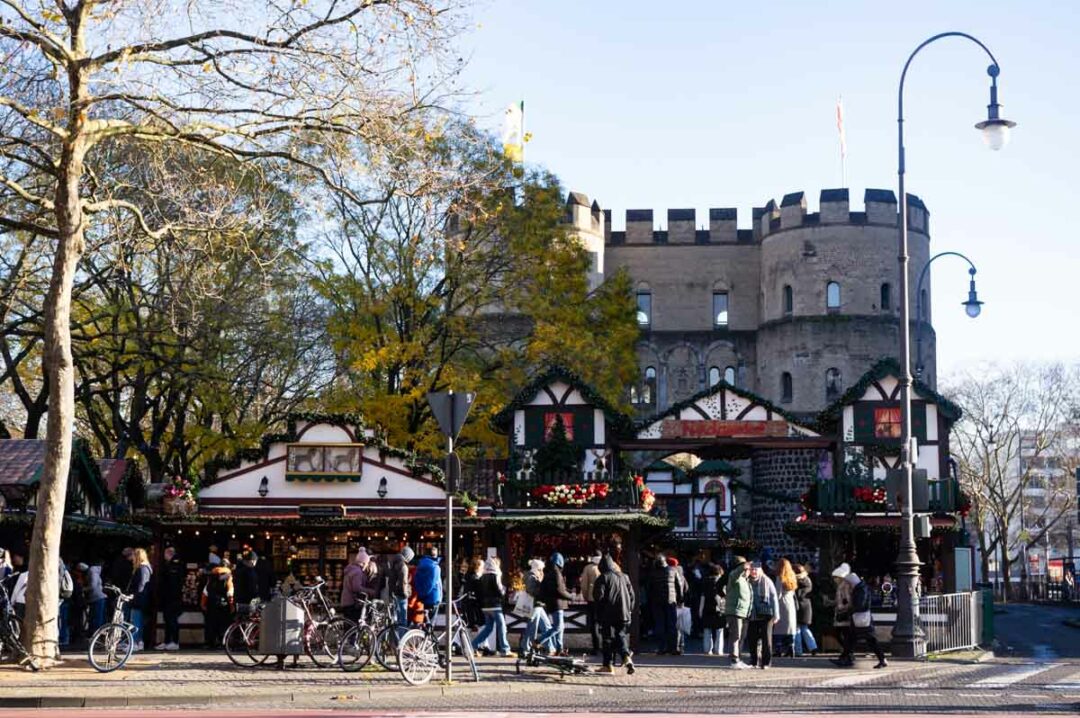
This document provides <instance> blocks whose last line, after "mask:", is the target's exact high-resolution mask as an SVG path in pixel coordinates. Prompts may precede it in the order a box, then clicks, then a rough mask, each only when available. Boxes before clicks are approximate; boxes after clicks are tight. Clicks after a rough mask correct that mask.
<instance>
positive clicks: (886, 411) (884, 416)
mask: <svg viewBox="0 0 1080 718" xmlns="http://www.w3.org/2000/svg"><path fill="white" fill-rule="evenodd" d="M901 428H902V423H901V415H900V409H899V407H881V408H876V407H875V409H874V438H876V439H899V438H900V434H901Z"/></svg>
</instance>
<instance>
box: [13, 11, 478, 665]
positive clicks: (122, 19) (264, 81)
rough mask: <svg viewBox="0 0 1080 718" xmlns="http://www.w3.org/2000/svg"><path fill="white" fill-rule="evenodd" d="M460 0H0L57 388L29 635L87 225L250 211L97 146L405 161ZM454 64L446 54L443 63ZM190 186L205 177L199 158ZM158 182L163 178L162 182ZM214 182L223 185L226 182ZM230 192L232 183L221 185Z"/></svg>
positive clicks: (276, 166)
mask: <svg viewBox="0 0 1080 718" xmlns="http://www.w3.org/2000/svg"><path fill="white" fill-rule="evenodd" d="M452 2H453V0H443V1H442V2H440V3H436V2H427V1H426V0H351V1H348V2H346V1H345V0H310V1H309V0H256V1H252V0H215V2H194V1H193V0H109V1H106V0H0V67H2V68H3V69H4V73H3V75H0V111H2V112H0V133H2V134H0V148H2V150H0V151H2V153H3V154H2V156H0V159H2V160H3V161H2V164H0V226H3V227H5V228H7V229H8V230H13V231H18V232H23V233H29V234H34V235H38V236H42V237H47V238H49V239H51V240H52V242H53V243H54V247H53V253H52V257H51V273H50V278H49V287H48V292H47V295H46V298H45V305H44V317H43V318H44V322H43V324H44V340H43V366H44V375H45V382H46V384H47V388H48V392H49V407H48V416H47V421H46V446H47V448H46V458H45V469H44V472H43V475H42V477H41V488H40V491H39V492H38V499H37V517H36V519H35V523H34V533H33V542H32V549H31V558H30V570H31V576H30V581H29V584H28V590H27V615H26V621H25V627H26V630H25V634H24V635H25V642H26V644H27V647H28V648H29V649H30V651H31V652H32V653H33V654H35V655H37V656H39V657H41V658H43V659H45V660H48V659H51V658H53V657H55V656H56V655H57V605H58V601H57V595H58V590H59V587H58V580H59V579H58V575H57V570H56V567H57V564H58V562H59V558H60V557H59V546H60V544H59V541H60V534H61V527H62V521H63V514H64V499H65V489H66V480H67V475H68V467H69V463H70V458H71V428H72V424H73V420H74V386H75V376H74V367H73V359H72V347H71V333H70V322H71V296H72V287H73V285H74V284H75V281H76V273H77V270H78V267H79V260H80V257H81V256H82V254H83V252H84V251H85V248H86V242H87V236H88V233H90V232H92V231H93V227H94V226H95V223H97V222H99V221H103V220H102V219H101V218H103V217H108V216H112V215H115V214H116V213H121V214H123V215H124V216H126V217H127V220H128V221H130V222H133V223H134V224H135V225H136V226H137V227H138V229H139V230H140V231H141V233H142V234H143V235H144V236H145V237H147V238H150V239H161V238H164V237H167V236H171V235H177V234H179V233H188V234H190V233H197V232H199V231H202V230H210V229H214V230H227V229H228V228H229V226H230V225H231V223H232V222H233V218H234V216H235V215H236V214H237V213H243V212H244V208H243V207H240V206H230V205H229V203H227V202H219V203H211V206H214V207H229V210H228V211H224V212H214V211H206V209H205V208H206V206H207V205H206V199H207V197H206V196H205V195H204V194H203V193H199V192H195V193H192V195H191V196H190V197H189V198H188V199H187V200H186V201H182V202H181V204H179V205H177V206H175V207H173V208H172V211H170V212H169V213H163V212H158V211H155V208H153V207H148V206H147V205H146V204H144V203H143V200H144V199H145V197H146V195H147V194H153V193H154V190H155V187H153V186H151V187H143V188H137V189H138V191H132V190H133V188H131V187H129V186H128V185H127V184H125V183H124V182H112V181H111V178H110V177H108V176H99V175H97V174H96V173H94V172H93V171H92V166H93V161H94V155H95V153H98V152H103V151H107V150H108V149H109V148H111V147H116V146H118V145H124V144H128V143H139V144H140V145H141V146H142V147H145V148H149V150H148V151H151V152H153V151H154V150H155V148H156V149H160V150H161V151H164V150H165V148H168V147H171V146H176V145H185V146H190V147H194V148H198V149H200V150H201V151H203V152H206V153H209V154H212V155H216V156H218V157H221V158H224V159H227V160H230V161H233V162H236V163H242V164H247V165H250V166H252V167H256V168H258V169H259V171H263V172H267V173H271V174H278V175H285V176H288V177H289V178H290V179H291V181H292V183H293V186H294V187H304V186H310V185H318V184H321V185H322V186H323V187H324V188H325V189H326V190H327V191H332V192H334V193H339V194H344V195H345V196H346V197H347V199H348V201H350V202H352V203H355V204H356V205H358V206H363V205H365V204H369V203H375V202H379V201H381V200H382V199H383V198H379V197H369V196H361V195H358V194H356V193H355V192H353V191H351V190H350V189H349V188H348V187H347V186H345V185H343V184H341V183H340V182H337V181H336V180H335V179H334V175H333V174H332V173H330V172H328V171H327V170H326V165H327V162H328V160H329V159H330V158H334V157H339V156H341V155H347V154H349V153H351V152H352V151H353V150H354V149H355V148H356V147H357V146H363V147H364V148H365V149H366V150H367V151H369V152H379V153H384V154H386V155H394V154H397V153H400V152H403V151H407V150H406V148H408V147H409V146H411V145H412V143H413V141H414V138H415V137H417V136H422V135H423V129H422V127H423V123H424V115H425V111H426V110H429V109H430V108H431V107H432V106H433V105H436V104H437V103H438V102H439V97H438V94H439V93H441V92H444V91H445V89H444V88H445V87H446V86H445V84H444V82H443V81H444V79H445V78H446V77H447V76H448V75H452V74H453V73H454V72H456V70H457V65H456V63H455V61H454V58H452V57H450V56H448V55H447V53H446V49H447V47H448V46H447V40H448V39H449V38H451V37H452V36H453V34H454V33H455V32H456V30H457V28H456V27H455V18H456V17H457V15H456V12H454V11H455V10H456V8H455V7H452V6H451V5H449V3H452ZM448 60H449V61H450V63H451V64H447V61H448ZM191 175H192V176H189V177H187V178H186V180H187V184H188V186H194V185H195V184H197V179H198V168H197V167H196V168H192V170H191ZM160 179H161V180H162V181H164V180H165V179H166V178H165V177H162V178H160ZM217 189H220V188H217ZM226 189H227V187H226Z"/></svg>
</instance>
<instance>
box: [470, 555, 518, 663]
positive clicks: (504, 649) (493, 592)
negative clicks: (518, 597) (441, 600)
mask: <svg viewBox="0 0 1080 718" xmlns="http://www.w3.org/2000/svg"><path fill="white" fill-rule="evenodd" d="M483 571H484V572H483V574H482V575H481V576H480V581H479V582H478V585H477V590H478V591H479V596H477V600H478V601H479V603H480V609H481V610H482V611H483V613H484V627H483V628H481V629H480V632H479V633H477V634H476V639H475V640H473V648H474V649H476V650H480V647H481V646H483V645H484V644H485V643H486V642H487V639H488V636H490V635H491V633H492V632H493V631H494V633H495V648H496V650H498V652H499V655H500V656H502V657H503V658H509V657H510V655H511V653H510V641H509V640H507V637H506V618H505V617H504V616H503V600H504V599H505V598H506V589H505V588H503V583H502V564H500V563H499V559H497V558H495V557H492V558H489V559H488V560H486V561H484V567H483Z"/></svg>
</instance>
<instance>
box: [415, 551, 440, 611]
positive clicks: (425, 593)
mask: <svg viewBox="0 0 1080 718" xmlns="http://www.w3.org/2000/svg"><path fill="white" fill-rule="evenodd" d="M412 589H413V592H414V593H415V594H416V597H417V599H419V600H420V602H421V603H423V604H424V606H425V607H426V608H427V609H428V611H432V610H434V609H435V607H436V606H438V605H439V604H440V603H442V600H443V585H442V570H441V569H440V567H439V549H438V548H437V547H435V546H432V547H431V548H429V549H428V552H427V555H426V556H423V557H421V558H420V562H419V563H418V564H417V565H416V575H414V576H413V585H412ZM429 615H430V614H429Z"/></svg>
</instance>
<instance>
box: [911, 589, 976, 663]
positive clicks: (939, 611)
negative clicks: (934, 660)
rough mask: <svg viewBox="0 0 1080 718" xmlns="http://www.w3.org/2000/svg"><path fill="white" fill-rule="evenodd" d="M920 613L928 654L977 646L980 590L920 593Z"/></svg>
mask: <svg viewBox="0 0 1080 718" xmlns="http://www.w3.org/2000/svg"><path fill="white" fill-rule="evenodd" d="M919 614H920V622H921V625H922V629H923V633H925V634H926V650H927V652H928V653H942V652H945V651H961V650H964V649H967V648H975V647H976V646H978V645H979V642H980V637H981V634H982V594H981V592H979V591H974V592H971V593H943V594H938V595H933V596H923V597H921V598H920V599H919Z"/></svg>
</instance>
